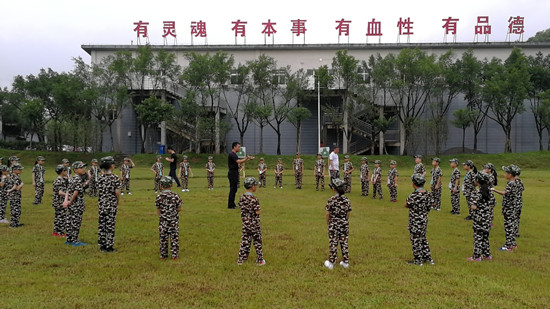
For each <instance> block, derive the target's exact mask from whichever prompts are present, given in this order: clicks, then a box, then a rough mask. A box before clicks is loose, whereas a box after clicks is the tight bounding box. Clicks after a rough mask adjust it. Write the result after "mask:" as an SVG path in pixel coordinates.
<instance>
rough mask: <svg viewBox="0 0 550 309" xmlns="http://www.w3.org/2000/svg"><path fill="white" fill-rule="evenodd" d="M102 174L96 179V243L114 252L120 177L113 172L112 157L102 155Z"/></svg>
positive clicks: (102, 249)
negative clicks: (97, 195) (97, 192)
mask: <svg viewBox="0 0 550 309" xmlns="http://www.w3.org/2000/svg"><path fill="white" fill-rule="evenodd" d="M99 167H101V169H103V174H102V175H101V176H100V177H99V179H98V181H97V187H98V189H99V197H98V199H97V206H98V207H97V208H98V225H97V243H98V245H99V250H101V251H104V252H114V251H115V249H114V248H113V246H114V243H115V225H116V213H117V209H118V202H119V200H120V179H119V178H118V176H117V175H115V174H113V171H114V170H115V160H114V159H113V157H103V158H101V161H100V166H99Z"/></svg>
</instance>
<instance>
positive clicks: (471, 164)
mask: <svg viewBox="0 0 550 309" xmlns="http://www.w3.org/2000/svg"><path fill="white" fill-rule="evenodd" d="M462 165H467V166H469V167H473V166H474V162H473V161H472V160H466V161H464V163H462Z"/></svg>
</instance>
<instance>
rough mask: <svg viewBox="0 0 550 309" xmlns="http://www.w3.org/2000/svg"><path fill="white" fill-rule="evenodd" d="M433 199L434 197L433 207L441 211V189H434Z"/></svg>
mask: <svg viewBox="0 0 550 309" xmlns="http://www.w3.org/2000/svg"><path fill="white" fill-rule="evenodd" d="M431 197H432V201H431V204H432V205H431V206H432V207H433V208H435V209H438V210H440V209H441V188H439V189H435V188H432V192H431Z"/></svg>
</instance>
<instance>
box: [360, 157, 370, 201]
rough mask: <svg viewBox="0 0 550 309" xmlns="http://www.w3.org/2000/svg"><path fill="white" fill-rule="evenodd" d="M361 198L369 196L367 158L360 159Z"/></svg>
mask: <svg viewBox="0 0 550 309" xmlns="http://www.w3.org/2000/svg"><path fill="white" fill-rule="evenodd" d="M359 178H361V196H369V163H368V162H367V157H362V158H361V174H359Z"/></svg>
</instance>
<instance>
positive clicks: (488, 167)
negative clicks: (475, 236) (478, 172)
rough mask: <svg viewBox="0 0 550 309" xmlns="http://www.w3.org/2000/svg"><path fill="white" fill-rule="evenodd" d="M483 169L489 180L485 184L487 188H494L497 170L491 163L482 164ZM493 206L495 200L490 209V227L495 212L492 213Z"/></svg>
mask: <svg viewBox="0 0 550 309" xmlns="http://www.w3.org/2000/svg"><path fill="white" fill-rule="evenodd" d="M483 171H484V172H485V173H486V174H487V175H489V182H488V183H487V185H488V186H489V189H491V188H494V187H495V186H496V184H497V179H498V178H497V176H498V175H497V172H496V171H495V166H494V165H493V164H492V163H487V164H485V165H484V166H483ZM495 206H496V201H495V203H494V205H493V207H492V208H491V211H490V218H491V227H493V219H494V218H495V214H494V208H495Z"/></svg>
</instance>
